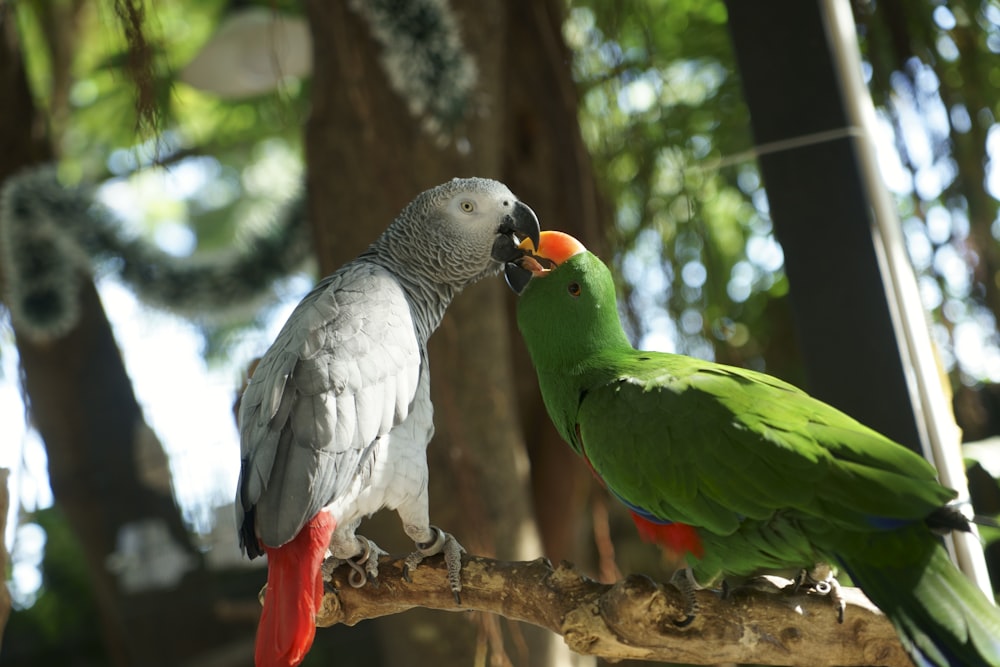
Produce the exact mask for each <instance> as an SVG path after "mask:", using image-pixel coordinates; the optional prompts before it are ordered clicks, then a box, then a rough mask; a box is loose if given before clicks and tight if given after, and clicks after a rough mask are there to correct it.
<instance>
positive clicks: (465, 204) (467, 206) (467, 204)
mask: <svg viewBox="0 0 1000 667" xmlns="http://www.w3.org/2000/svg"><path fill="white" fill-rule="evenodd" d="M459 207H460V208H461V209H462V210H463V211H465V212H466V213H472V212H473V211H475V210H476V205H475V204H473V203H472V202H471V201H469V200H468V199H465V200H463V201H462V203H460V204H459Z"/></svg>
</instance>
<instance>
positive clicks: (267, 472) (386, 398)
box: [236, 262, 422, 553]
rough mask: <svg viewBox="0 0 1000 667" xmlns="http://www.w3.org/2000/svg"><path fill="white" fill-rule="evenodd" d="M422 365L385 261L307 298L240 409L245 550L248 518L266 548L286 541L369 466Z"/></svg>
mask: <svg viewBox="0 0 1000 667" xmlns="http://www.w3.org/2000/svg"><path fill="white" fill-rule="evenodd" d="M421 363H422V353H421V348H420V346H419V344H418V342H417V337H416V333H415V331H414V325H413V319H412V316H411V313H410V309H409V305H408V302H407V300H406V297H405V295H404V292H403V290H402V288H401V286H400V285H399V283H398V282H397V281H396V279H395V278H394V277H393V276H392V274H390V273H389V272H388V271H386V270H385V269H384V268H381V267H378V266H376V265H374V264H371V263H368V262H354V263H351V264H348V265H346V266H345V267H343V268H342V269H341V270H339V271H337V272H336V273H334V274H333V275H331V276H329V277H328V278H326V279H324V280H323V281H322V282H321V283H319V284H318V285H317V286H316V288H315V289H314V290H313V291H312V292H310V293H309V294H308V295H307V296H306V297H305V298H304V299H303V300H302V302H301V303H300V304H299V305H298V306H297V307H296V309H295V310H294V311H293V312H292V314H291V316H290V317H289V318H288V322H287V323H286V324H285V326H284V328H283V329H282V330H281V332H280V333H279V334H278V337H277V338H276V339H275V342H274V344H273V345H272V346H271V348H270V349H269V350H268V351H267V353H266V354H265V355H264V357H263V358H262V359H261V361H260V363H259V364H258V365H257V369H256V370H255V371H254V374H253V377H252V379H251V381H250V383H249V385H248V386H247V389H246V392H245V393H244V394H243V399H242V401H241V404H240V447H241V458H242V466H241V470H240V483H239V492H238V494H239V496H238V499H237V510H236V511H237V520H238V521H239V523H240V527H241V538H242V539H241V541H242V542H244V546H245V547H246V548H247V550H248V553H249V552H251V551H256V550H257V545H256V544H255V543H252V542H251V538H252V537H253V532H252V531H253V530H254V525H253V523H254V520H256V532H257V535H258V536H259V537H260V539H262V540H263V541H264V542H265V543H266V544H269V545H271V546H279V545H281V544H284V543H285V542H287V541H288V540H290V539H291V538H292V537H294V536H295V534H296V533H297V532H298V531H299V529H300V528H301V527H302V525H303V524H304V523H305V522H306V521H307V520H309V519H310V518H311V517H312V516H313V515H315V513H316V512H317V511H319V510H320V509H321V508H322V507H324V506H325V505H327V504H328V503H329V502H330V501H331V500H332V499H333V498H335V497H338V496H339V495H340V494H342V493H344V492H345V491H346V490H347V489H348V487H349V485H350V483H351V482H352V481H353V480H354V479H355V478H356V477H357V476H358V475H364V474H367V473H368V470H369V468H370V462H371V461H370V457H371V454H372V450H373V447H374V445H375V443H376V442H377V440H378V438H379V437H380V436H382V435H384V434H386V433H388V432H389V430H390V429H391V428H392V427H393V426H395V425H396V424H398V423H399V422H401V421H402V420H403V419H405V418H406V416H407V415H408V413H409V411H410V407H411V404H412V402H413V398H414V396H415V394H416V391H417V384H418V381H419V377H420V366H421ZM254 515H255V516H254ZM246 524H250V525H246Z"/></svg>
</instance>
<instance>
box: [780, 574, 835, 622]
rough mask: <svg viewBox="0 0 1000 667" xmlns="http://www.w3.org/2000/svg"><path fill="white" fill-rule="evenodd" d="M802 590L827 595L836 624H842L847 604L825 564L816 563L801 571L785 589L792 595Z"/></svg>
mask: <svg viewBox="0 0 1000 667" xmlns="http://www.w3.org/2000/svg"><path fill="white" fill-rule="evenodd" d="M802 589H805V590H806V591H807V592H810V591H811V592H813V593H816V594H817V595H829V596H830V602H832V603H833V606H834V608H835V609H836V610H837V622H838V623H843V622H844V611H845V609H846V608H847V602H846V601H845V600H844V596H843V595H841V593H840V582H839V581H837V578H836V577H835V576H834V574H833V568H832V567H830V566H829V565H828V564H827V563H816V565H814V566H813V567H812V568H811V569H809V570H806V569H803V570H801V571H800V572H799V576H797V577H796V578H795V580H794V582H793V583H792V584H791V585H789V586H788V588H787V590H790V591H791V592H792V593H798V592H799V591H800V590H802Z"/></svg>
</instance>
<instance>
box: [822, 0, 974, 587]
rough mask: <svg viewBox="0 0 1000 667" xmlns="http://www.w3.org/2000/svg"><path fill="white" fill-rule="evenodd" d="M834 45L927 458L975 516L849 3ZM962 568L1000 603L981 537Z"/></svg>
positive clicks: (957, 549) (831, 12)
mask: <svg viewBox="0 0 1000 667" xmlns="http://www.w3.org/2000/svg"><path fill="white" fill-rule="evenodd" d="M820 7H821V12H822V14H823V20H824V24H825V27H826V31H827V41H828V43H829V45H830V50H831V55H832V58H833V62H834V66H835V69H836V76H837V79H838V82H839V84H840V87H841V93H842V95H843V100H844V107H845V112H846V113H847V116H848V118H849V121H850V125H852V126H853V127H854V128H856V129H857V130H858V132H855V133H852V135H853V137H854V138H853V139H852V140H853V141H854V142H855V143H856V149H857V154H858V163H859V167H860V170H861V180H862V184H863V187H864V188H865V190H866V191H867V195H868V201H869V202H871V206H872V209H873V213H874V215H873V220H874V225H873V227H872V235H873V240H874V243H875V251H876V255H877V258H878V262H879V268H880V270H881V272H882V276H883V281H882V283H883V286H884V288H885V291H886V298H887V300H888V302H889V308H890V312H891V316H892V319H893V323H894V329H895V331H896V336H897V338H898V343H899V352H900V356H901V357H902V359H903V366H904V368H905V372H906V376H907V377H906V381H907V385H908V389H909V391H910V393H911V395H912V397H913V405H914V411H915V412H916V413H917V414H916V415H915V416H916V417H917V420H916V421H917V427H918V429H919V430H920V431H921V432H920V440H921V445H922V447H923V449H924V456H926V457H927V459H928V460H929V461H931V462H932V463H933V464H934V465H935V467H936V468H937V470H938V475H939V477H940V479H941V483H942V484H944V485H945V486H948V487H950V488H952V489H955V490H957V491H958V493H959V502H961V503H962V511H963V512H964V513H965V514H966V515H967V516H969V517H970V518H971V516H972V506H971V503H970V501H969V490H968V482H967V480H966V477H965V467H964V463H963V460H962V452H961V433H960V431H959V429H958V426H957V425H956V423H955V418H954V415H953V414H952V412H951V407H950V405H951V401H950V400H949V394H950V392H946V391H945V382H946V379H945V377H944V373H943V370H942V368H941V365H940V361H939V358H938V356H937V350H936V349H935V346H934V342H933V341H932V339H931V334H930V327H929V326H928V322H927V314H926V311H925V310H924V307H923V303H922V302H921V300H920V293H919V290H918V287H917V280H916V276H915V275H914V273H913V267H912V265H911V264H910V260H909V257H908V256H907V253H906V245H905V242H904V239H903V232H902V229H901V227H900V223H899V216H898V215H897V212H896V206H895V203H894V202H893V200H892V198H891V196H890V195H889V192H888V190H887V189H886V188H885V185H884V183H883V182H882V178H881V175H880V172H879V168H878V161H877V156H876V151H875V143H874V141H873V140H872V134H873V132H874V130H875V127H876V125H875V105H874V103H873V102H872V99H871V95H870V94H869V91H868V88H867V87H866V86H865V83H864V80H863V79H862V76H861V57H860V48H859V46H858V40H857V34H856V33H855V25H854V17H853V15H852V14H851V7H850V3H849V2H848V0H820ZM949 543H950V544H949V546H950V548H951V550H952V555H953V558H954V559H955V562H956V563H957V564H958V567H959V568H960V569H961V570H962V572H964V573H965V574H966V576H968V577H969V578H970V579H971V580H972V581H973V582H974V583H975V584H976V585H977V586H979V587H980V588H981V589H982V590H983V592H984V593H986V596H987V597H988V598H989V599H993V589H992V587H991V585H990V578H989V573H988V572H987V569H986V559H985V557H984V555H983V548H982V544H981V543H980V541H979V535H978V533H975V532H973V533H955V534H954V535H953V537H952V539H950V540H949Z"/></svg>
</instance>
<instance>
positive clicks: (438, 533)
mask: <svg viewBox="0 0 1000 667" xmlns="http://www.w3.org/2000/svg"><path fill="white" fill-rule="evenodd" d="M431 530H433V531H434V539H432V540H430V541H428V542H417V550H416V551H414V552H413V553H411V554H410V555H409V556H407V557H406V560H405V561H403V579H405V580H406V581H410V570H413V569H416V567H417V566H418V565H420V563H421V562H422V561H423V560H424V558H427V557H428V556H436V555H437V554H444V562H445V565H447V566H448V586H449V588H451V592H452V594H453V595H454V596H455V604H462V596H461V595H460V593H461V592H462V554H463V553H465V549H464V548H463V547H462V545H461V544H459V543H458V540H456V539H455V538H454V537H452V536H451V535H449V534H448V533H446V532H444V531H443V530H441V529H440V528H438V527H437V526H431Z"/></svg>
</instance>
